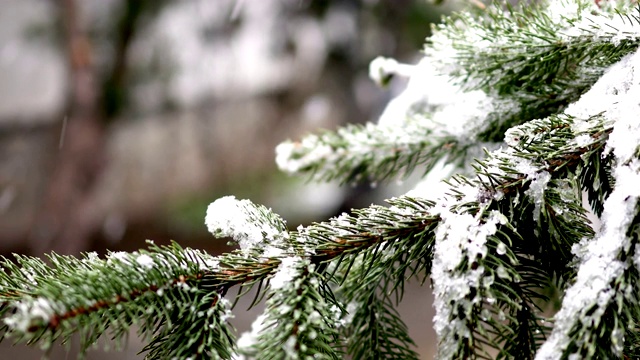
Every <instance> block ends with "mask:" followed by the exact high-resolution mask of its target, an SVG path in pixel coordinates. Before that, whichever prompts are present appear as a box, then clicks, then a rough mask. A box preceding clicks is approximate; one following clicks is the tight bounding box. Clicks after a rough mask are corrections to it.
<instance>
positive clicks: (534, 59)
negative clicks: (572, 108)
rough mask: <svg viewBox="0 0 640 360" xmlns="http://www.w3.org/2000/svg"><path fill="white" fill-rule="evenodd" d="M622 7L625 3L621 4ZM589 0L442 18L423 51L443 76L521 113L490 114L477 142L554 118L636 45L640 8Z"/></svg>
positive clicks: (493, 8) (497, 8)
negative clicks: (514, 106)
mask: <svg viewBox="0 0 640 360" xmlns="http://www.w3.org/2000/svg"><path fill="white" fill-rule="evenodd" d="M621 3H623V2H621ZM603 7H606V9H604V8H600V7H598V6H597V5H596V2H593V1H582V0H578V1H575V2H574V1H563V0H559V1H554V2H549V3H546V2H542V3H540V4H524V3H523V4H521V5H518V6H517V7H516V8H513V7H511V6H510V5H506V6H505V7H502V6H499V5H498V6H490V7H488V8H487V9H486V10H485V11H482V12H475V13H469V12H462V13H459V14H455V15H453V16H451V17H450V18H448V19H446V20H445V21H444V22H443V23H442V24H440V25H438V26H437V28H436V29H434V35H433V36H432V37H430V38H429V39H428V40H427V46H426V47H425V52H426V54H427V56H428V57H429V58H431V59H432V61H433V62H434V63H435V64H436V66H438V68H439V69H440V71H441V72H442V73H445V74H448V75H450V76H451V77H453V78H455V79H459V80H458V81H460V82H461V83H462V84H463V85H464V87H465V88H466V89H469V90H473V89H483V90H484V91H486V92H487V93H488V94H494V96H495V97H496V98H505V99H511V100H513V101H514V102H515V103H517V104H518V108H519V110H518V111H517V112H515V113H514V114H511V115H509V114H507V115H508V116H504V115H503V116H499V115H498V116H488V118H490V119H493V124H492V125H491V126H487V127H486V128H485V129H484V130H483V131H482V132H481V133H480V134H479V135H478V139H479V140H481V141H499V140H501V137H502V135H503V134H504V132H505V131H506V130H507V129H509V128H510V127H512V126H514V125H518V124H521V123H523V122H525V121H527V120H530V119H539V118H545V117H547V116H549V115H552V114H554V113H558V112H559V111H561V110H562V109H563V108H564V107H566V106H567V105H568V104H569V103H571V102H573V101H576V100H577V99H578V98H579V97H580V95H581V94H583V93H584V92H585V91H586V90H588V89H589V88H590V87H591V86H592V85H593V84H594V83H595V82H596V81H597V80H598V79H599V78H600V77H601V76H602V74H603V73H604V71H605V70H606V69H607V68H608V67H609V66H610V65H612V64H614V63H616V62H618V61H619V60H621V59H622V58H623V57H624V56H625V55H627V54H629V53H632V52H634V51H635V50H636V49H637V48H638V45H639V44H640V31H639V29H640V23H639V22H638V21H637V20H634V19H637V18H638V14H640V8H636V9H634V8H632V7H631V6H627V7H626V8H622V9H621V10H617V9H616V8H615V7H614V6H613V5H605V6H603Z"/></svg>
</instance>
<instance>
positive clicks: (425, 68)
mask: <svg viewBox="0 0 640 360" xmlns="http://www.w3.org/2000/svg"><path fill="white" fill-rule="evenodd" d="M639 43H640V8H638V5H637V4H636V3H635V2H634V1H625V0H616V1H605V0H602V1H584V0H577V1H573V0H549V1H548V2H542V3H539V4H535V5H522V6H513V5H508V4H505V3H496V4H492V5H490V6H487V7H485V6H483V5H482V4H480V3H477V4H476V5H475V6H474V7H472V8H470V9H467V10H466V11H463V12H461V13H458V14H456V15H453V16H451V17H449V18H448V19H446V20H445V21H444V22H443V23H442V24H441V25H438V26H437V27H436V28H435V29H434V35H433V36H432V37H431V38H429V39H428V40H427V43H426V46H425V49H424V59H423V60H422V61H420V63H419V64H417V65H415V66H408V65H402V64H398V63H397V62H395V61H393V60H390V59H376V60H375V61H374V62H373V63H372V65H371V74H372V76H373V78H374V79H376V80H378V81H380V82H381V83H384V82H386V81H388V80H389V78H390V77H391V76H394V75H403V74H405V75H409V76H410V77H411V79H410V82H409V85H408V87H407V89H406V91H405V92H404V93H402V94H401V95H400V96H399V97H398V98H397V99H395V100H394V101H392V103H390V104H389V106H388V107H387V110H386V111H385V113H384V114H383V116H382V118H381V119H380V122H379V123H378V124H367V125H365V126H346V127H344V128H340V129H338V130H337V131H335V132H323V133H321V134H319V135H309V136H307V137H305V138H304V139H303V140H302V141H300V142H287V143H284V144H282V145H280V146H279V147H278V149H277V162H278V165H279V166H280V167H281V168H282V169H283V170H285V171H287V172H290V173H294V174H303V175H304V174H308V175H309V176H310V177H312V178H313V179H316V180H322V181H325V180H339V181H341V182H344V183H353V182H358V181H372V182H377V181H384V180H388V179H391V178H395V177H399V176H400V177H401V176H404V175H406V174H408V173H410V172H411V171H413V170H415V169H420V170H421V171H425V172H426V174H427V176H426V179H427V181H431V182H430V183H429V184H430V185H428V186H422V187H421V186H419V187H418V188H417V189H416V190H415V191H413V192H410V193H408V194H406V195H404V196H400V197H398V198H394V199H391V200H389V201H388V206H371V207H369V208H365V209H361V210H354V211H353V213H352V214H343V215H341V216H338V217H336V218H333V219H330V220H328V221H326V222H321V223H315V224H312V225H310V226H307V227H299V228H298V229H297V230H295V231H289V230H288V229H287V227H286V224H285V222H284V221H283V220H282V219H281V218H280V217H279V216H278V215H276V214H274V213H273V212H271V211H270V210H269V209H267V208H265V207H263V206H260V205H256V204H253V203H251V202H250V201H248V200H237V199H235V198H234V197H224V198H221V199H218V200H216V201H215V202H213V203H212V204H211V205H210V206H209V209H208V211H207V214H206V220H205V221H206V224H207V226H208V228H209V230H210V231H211V232H212V233H213V234H214V235H215V236H218V237H232V238H233V239H234V240H235V242H236V243H237V244H238V245H239V249H238V250H236V251H233V252H231V253H228V254H224V255H221V256H217V257H214V256H211V255H210V254H207V253H205V252H202V251H199V250H194V249H188V248H187V249H185V248H182V247H180V246H179V245H178V244H176V243H174V244H172V245H170V246H156V245H153V244H152V243H151V244H150V245H149V247H148V249H145V250H140V251H138V252H133V253H123V252H112V253H109V254H108V255H107V256H106V257H105V258H99V257H98V256H96V255H95V254H86V255H84V256H82V257H81V258H74V257H69V256H61V255H56V254H52V255H50V256H49V257H48V261H43V260H40V259H38V258H33V257H24V256H16V259H17V262H15V263H14V262H11V261H9V260H7V259H5V260H4V262H3V266H4V269H5V271H4V272H2V274H1V275H0V301H1V303H2V306H1V308H0V315H1V316H2V318H3V322H2V323H3V328H2V333H3V335H4V336H6V337H10V338H11V339H12V340H14V341H17V342H26V343H28V344H39V345H40V346H42V347H43V348H45V349H46V348H48V347H50V346H51V345H52V344H53V343H55V342H62V343H64V342H67V341H69V339H70V337H71V335H72V334H75V333H79V334H80V338H81V341H82V349H83V350H84V349H86V348H88V347H90V346H92V345H93V344H95V343H96V341H97V339H98V338H100V337H101V336H103V335H106V336H108V337H109V338H113V339H115V341H116V344H121V343H122V342H123V339H124V338H125V336H126V334H127V333H128V331H129V330H130V329H131V328H132V327H133V326H136V328H137V329H138V331H139V332H140V333H141V334H142V335H143V336H145V337H146V338H147V339H148V340H149V342H148V345H147V346H146V348H145V351H146V356H147V357H148V358H150V359H210V358H212V359H216V358H221V359H229V358H236V359H240V358H249V359H250V358H255V359H341V358H343V357H346V356H349V355H350V356H351V357H352V358H354V359H383V358H384V359H387V358H389V359H412V358H416V357H417V355H416V353H415V352H414V350H413V346H414V344H413V342H412V340H411V338H410V337H409V336H408V334H407V328H406V326H405V325H404V324H403V322H402V320H401V319H400V318H399V316H398V313H397V312H396V310H395V306H396V304H397V302H398V301H400V300H401V298H402V295H403V288H404V284H405V282H406V281H407V280H408V279H412V278H415V279H418V280H419V281H421V282H423V283H425V282H427V280H429V282H428V283H429V284H431V286H432V288H433V291H434V294H435V309H436V315H435V319H434V326H435V330H436V333H437V335H438V342H439V343H438V354H437V358H438V359H476V358H494V357H496V358H509V359H614V358H624V359H632V358H639V357H640V333H639V331H638V329H639V326H638V321H640V281H639V280H640V279H639V277H640V272H639V270H640V251H638V252H637V251H636V246H638V242H639V241H640V202H639V201H638V198H639V197H640V159H639V157H640V149H639V147H640V51H638V44H639ZM636 70H637V71H636ZM636 75H637V76H636ZM476 159H477V160H476ZM438 176H440V177H444V178H445V181H444V182H443V183H442V184H445V186H444V190H442V191H440V190H439V189H440V188H441V187H438V186H433V185H432V184H433V178H434V177H438ZM421 189H422V190H421ZM583 194H584V195H585V197H586V199H587V200H586V201H585V203H583ZM586 207H590V208H591V209H592V211H593V213H594V214H595V216H597V217H598V218H599V222H600V223H601V226H599V227H598V226H595V225H594V224H592V223H591V222H590V220H589V219H588V217H587V215H588V213H587V210H585V208H586ZM425 286H426V285H425ZM232 288H239V289H240V293H241V294H244V293H246V291H248V290H249V289H251V288H256V289H257V293H258V295H257V297H256V299H255V301H254V302H258V301H260V300H261V299H266V300H265V301H266V309H265V311H264V313H263V314H262V315H261V316H260V317H259V318H258V319H257V320H256V321H255V323H254V325H253V328H252V331H251V332H250V333H246V334H243V335H242V336H241V337H240V338H239V339H238V340H237V341H236V340H235V339H234V332H233V330H232V329H231V328H230V325H229V324H228V323H227V321H226V319H228V318H229V316H231V315H232V314H231V304H230V301H229V300H228V298H227V296H229V295H228V293H229V291H230V290H231V289H232ZM554 291H555V293H554ZM556 297H559V299H560V300H561V305H560V306H559V309H558V311H557V312H556V313H555V314H553V315H552V316H549V313H548V312H546V311H545V310H546V309H548V308H549V306H548V305H549V302H550V301H552V300H554V298H556Z"/></svg>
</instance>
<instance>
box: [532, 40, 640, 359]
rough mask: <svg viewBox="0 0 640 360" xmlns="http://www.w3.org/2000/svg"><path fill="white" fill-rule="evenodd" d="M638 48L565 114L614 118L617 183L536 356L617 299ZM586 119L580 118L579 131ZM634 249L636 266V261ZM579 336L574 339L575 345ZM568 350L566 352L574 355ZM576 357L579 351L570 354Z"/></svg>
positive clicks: (635, 193) (631, 212)
mask: <svg viewBox="0 0 640 360" xmlns="http://www.w3.org/2000/svg"><path fill="white" fill-rule="evenodd" d="M639 67H640V51H637V52H636V53H634V54H631V55H628V56H626V57H625V58H623V59H622V60H621V61H620V62H618V63H617V64H615V65H613V66H612V67H610V68H609V69H608V71H607V72H606V73H605V74H604V75H603V76H602V78H601V79H600V80H599V81H598V82H597V83H596V84H595V85H594V86H593V88H592V89H591V90H590V91H589V92H587V93H586V94H585V95H583V96H582V98H581V99H580V100H579V101H578V102H577V103H575V104H573V105H572V106H570V107H569V108H568V109H567V111H566V112H567V113H568V114H569V115H573V116H576V117H579V118H583V119H584V118H587V117H588V116H590V115H595V114H597V113H598V112H599V111H604V113H603V115H604V116H605V119H606V121H608V122H610V123H613V132H612V133H611V135H610V136H609V140H608V142H607V148H606V151H607V152H613V154H614V156H615V160H616V166H615V168H614V171H613V176H614V178H615V187H614V189H613V192H612V193H611V194H610V195H609V197H608V198H607V200H606V201H605V203H604V211H603V214H602V218H601V221H602V224H603V227H602V228H601V229H600V231H599V232H598V234H597V236H596V237H595V239H593V240H591V241H590V242H588V243H586V245H585V246H586V248H585V250H584V251H583V252H582V254H581V259H580V265H579V267H578V273H577V278H576V282H575V283H574V284H573V285H572V286H571V287H570V288H569V289H568V290H567V292H566V295H565V297H564V299H563V302H562V308H561V309H560V311H559V312H558V313H557V314H556V323H555V327H554V329H553V332H552V333H551V336H550V337H549V339H548V340H547V342H546V343H544V345H543V346H542V347H541V349H540V351H539V352H538V355H537V357H536V359H537V360H551V359H560V358H562V357H563V355H567V354H563V352H564V351H565V350H566V349H567V346H568V345H569V343H570V342H571V337H570V335H569V334H570V332H571V331H572V329H573V327H574V326H575V325H576V324H580V323H581V324H583V325H584V326H586V327H590V326H592V325H593V324H597V323H598V322H599V321H600V319H601V317H602V315H603V314H604V313H605V311H606V310H607V308H608V307H609V306H611V304H612V303H613V302H614V301H615V300H616V299H615V298H614V297H615V296H616V294H617V292H619V291H624V289H618V290H615V289H614V288H613V286H614V283H615V280H616V279H617V278H619V277H620V276H622V274H623V273H624V272H625V271H626V269H627V268H628V267H629V266H632V264H630V263H629V261H622V260H620V259H621V258H622V255H624V254H625V253H628V252H629V249H630V248H631V241H630V239H629V238H627V232H628V230H629V227H630V226H631V225H632V220H633V218H634V216H635V215H636V211H637V210H636V209H637V204H638V198H639V197H640V186H639V185H638V184H640V161H639V160H638V146H639V145H640V121H639V120H640V118H639V116H640V101H639V100H638V99H640V69H638V68H639ZM588 125H589V124H588V123H581V122H580V121H578V122H577V123H576V125H575V126H574V130H575V131H576V132H580V131H581V130H582V129H583V128H584V127H585V126H588ZM639 260H640V259H639V255H637V254H636V255H635V259H634V261H635V262H636V266H638V265H640V263H639V262H640V261H639ZM624 326H625V324H619V323H618V324H616V328H615V329H614V331H612V333H611V335H610V336H611V344H612V345H611V346H612V351H613V352H614V353H615V354H617V355H618V356H620V357H621V356H622V345H623V342H624V339H623V337H622V336H623V335H622V334H624V332H625V330H626V329H625V328H624ZM582 340H583V339H577V341H578V344H576V345H578V346H580V343H581V341H582ZM571 355H572V354H569V358H572V356H571ZM573 355H574V357H575V356H576V355H577V354H573Z"/></svg>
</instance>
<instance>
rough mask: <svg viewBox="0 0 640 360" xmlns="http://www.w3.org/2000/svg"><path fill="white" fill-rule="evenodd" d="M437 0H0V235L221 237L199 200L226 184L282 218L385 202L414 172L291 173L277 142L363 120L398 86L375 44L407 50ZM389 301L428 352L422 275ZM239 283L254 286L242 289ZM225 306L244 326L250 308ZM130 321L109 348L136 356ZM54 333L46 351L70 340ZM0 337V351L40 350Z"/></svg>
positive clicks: (111, 240)
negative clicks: (384, 177) (383, 69)
mask: <svg viewBox="0 0 640 360" xmlns="http://www.w3.org/2000/svg"><path fill="white" fill-rule="evenodd" d="M448 6H449V5H448V4H445V5H444V6H442V5H441V6H434V5H432V4H429V3H427V2H425V0H342V1H329V0H324V1H323V0H244V1H243V0H181V1H167V0H58V1H54V0H0V9H1V10H0V253H2V254H4V255H6V256H10V254H11V253H13V252H15V253H21V254H30V255H37V256H40V255H42V254H43V253H45V252H51V251H55V252H58V253H61V254H75V255H77V254H79V253H80V252H85V251H97V252H98V253H100V254H104V253H105V251H106V250H107V249H109V250H135V249H138V248H141V247H145V240H146V239H152V240H154V241H155V242H156V243H158V244H166V243H168V242H169V241H170V240H171V239H173V240H176V241H178V242H179V243H180V244H181V245H182V246H189V247H194V248H200V249H205V250H206V251H209V252H211V253H214V254H217V253H220V252H223V251H227V250H229V249H230V248H229V247H227V246H226V244H225V243H224V241H220V240H216V239H214V238H213V237H212V236H211V235H210V234H209V233H208V232H207V231H206V227H205V226H204V215H205V211H206V207H207V205H208V204H209V203H210V202H212V201H213V200H215V199H216V198H218V197H220V196H224V195H229V194H233V195H235V196H236V197H238V198H249V199H251V200H252V201H254V202H256V203H261V204H264V205H266V206H267V207H271V208H272V209H273V210H274V211H275V212H277V213H279V214H281V215H282V216H283V217H284V218H285V219H286V220H287V221H288V224H289V225H290V226H291V227H292V228H295V227H297V226H298V225H299V224H307V223H309V222H311V221H322V220H325V219H327V218H329V217H331V216H334V215H337V214H340V213H342V212H343V211H348V210H349V209H351V208H358V207H364V206H367V205H369V204H371V203H381V202H382V200H383V199H384V198H388V197H390V196H394V195H400V194H402V193H404V192H405V191H406V190H407V189H408V188H409V187H410V184H400V185H398V184H388V185H386V186H378V187H376V188H375V189H372V188H371V187H370V186H368V185H366V184H364V185H357V186H346V187H343V186H339V184H314V183H307V182H305V180H306V179H304V178H302V179H300V178H291V177H288V176H286V175H283V174H282V173H280V172H279V171H278V170H277V169H276V166H275V161H274V158H275V155H274V148H275V146H276V145H277V144H278V143H280V142H282V141H284V140H287V139H299V138H300V137H302V136H303V135H304V134H306V133H309V132H313V131H317V130H318V129H334V128H336V127H337V126H340V125H342V124H345V123H348V122H351V123H362V122H366V121H375V120H376V117H377V115H378V114H380V112H381V111H382V109H383V108H384V106H385V105H386V103H387V102H388V101H389V99H390V98H392V97H393V96H394V95H396V94H397V92H399V91H401V90H402V88H403V87H404V85H405V84H404V83H403V80H402V79H396V80H394V81H393V82H392V83H391V85H390V87H389V88H387V89H380V88H378V87H377V86H376V85H375V84H374V83H373V82H372V81H371V80H369V78H368V64H369V62H370V61H371V60H372V59H374V58H375V57H376V56H379V55H382V56H389V57H394V58H396V59H398V60H399V61H401V62H407V63H415V62H417V60H418V59H419V57H420V55H419V50H420V49H421V47H422V45H423V42H424V38H425V37H426V36H427V35H428V34H429V31H430V23H432V22H437V21H438V20H439V19H440V17H441V15H442V13H443V12H447V11H449V10H450V9H449V8H448ZM413 285H415V286H410V287H408V288H407V295H406V296H405V300H404V302H403V303H402V306H401V309H400V311H401V313H402V314H403V315H404V319H405V321H406V322H407V325H408V326H409V328H410V331H411V334H412V335H413V337H414V339H415V340H416V342H417V343H418V347H419V352H420V353H421V354H422V355H423V357H424V358H430V357H431V354H432V353H433V351H434V337H435V334H434V332H433V330H432V329H431V325H432V322H431V318H432V307H431V295H430V291H429V289H428V286H424V287H420V286H418V285H417V284H413ZM247 298H248V300H251V299H250V297H247ZM246 305H247V304H244V303H242V302H241V303H240V304H239V305H238V307H237V308H236V311H235V312H236V318H235V319H234V323H235V324H236V327H237V328H238V329H239V331H244V330H246V329H248V327H249V324H250V323H251V321H252V320H253V318H254V317H255V315H256V314H257V313H259V309H252V310H251V311H248V312H246V313H245V311H244V309H246V308H247V306H246ZM141 346H142V345H141V344H140V343H139V342H138V341H137V339H135V338H134V337H132V339H131V341H130V343H129V345H128V348H127V349H126V350H125V351H124V352H122V353H114V352H111V353H107V354H103V353H101V352H99V351H92V352H90V353H89V355H88V356H87V358H88V359H108V358H113V357H116V358H118V359H139V358H142V357H141V356H139V355H136V353H137V352H138V351H140V349H141ZM75 348H76V346H75V345H73V344H72V345H71V350H70V352H71V354H72V355H67V354H66V353H65V351H64V349H54V350H52V352H51V359H67V358H75V355H74V352H75V351H74V349H75ZM41 355H42V352H41V351H39V350H37V349H27V348H25V347H22V346H11V341H10V340H9V341H6V340H5V341H4V342H2V343H1V344H0V359H5V358H9V356H21V358H22V359H25V360H26V359H39V358H40V357H41Z"/></svg>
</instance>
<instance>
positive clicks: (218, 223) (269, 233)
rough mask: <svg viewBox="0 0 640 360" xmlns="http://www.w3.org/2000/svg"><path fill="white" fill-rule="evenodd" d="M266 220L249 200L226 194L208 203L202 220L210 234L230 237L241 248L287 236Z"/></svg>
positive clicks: (247, 248) (245, 248)
mask: <svg viewBox="0 0 640 360" xmlns="http://www.w3.org/2000/svg"><path fill="white" fill-rule="evenodd" d="M266 220H267V219H264V215H263V214H260V213H259V212H258V210H257V208H256V205H255V204H253V203H252V202H251V201H249V200H237V199H236V198H235V197H234V196H225V197H221V198H219V199H218V200H216V201H214V202H212V203H211V204H210V205H209V207H208V208H207V215H206V217H205V224H206V225H207V228H208V229H209V231H210V232H211V233H212V234H213V235H215V236H217V237H232V238H233V239H234V240H235V241H236V242H237V243H238V245H240V248H241V249H242V250H245V251H248V250H250V249H252V248H254V247H255V246H257V244H259V243H261V242H263V241H271V240H274V239H275V238H281V237H286V234H285V233H283V232H281V231H280V230H279V229H277V228H275V227H274V226H272V225H271V224H269V223H268V222H267V221H266Z"/></svg>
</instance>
